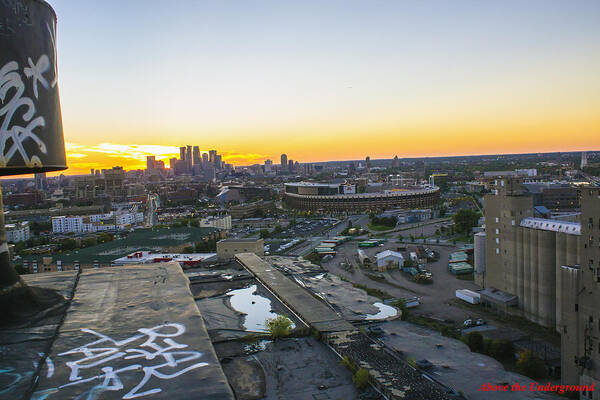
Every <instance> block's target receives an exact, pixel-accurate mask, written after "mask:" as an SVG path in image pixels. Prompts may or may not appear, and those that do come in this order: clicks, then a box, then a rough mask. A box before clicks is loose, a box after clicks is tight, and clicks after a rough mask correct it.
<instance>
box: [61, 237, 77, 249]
mask: <svg viewBox="0 0 600 400" xmlns="http://www.w3.org/2000/svg"><path fill="white" fill-rule="evenodd" d="M76 248H77V242H76V241H75V239H63V240H61V241H60V249H61V250H62V251H71V250H75V249H76Z"/></svg>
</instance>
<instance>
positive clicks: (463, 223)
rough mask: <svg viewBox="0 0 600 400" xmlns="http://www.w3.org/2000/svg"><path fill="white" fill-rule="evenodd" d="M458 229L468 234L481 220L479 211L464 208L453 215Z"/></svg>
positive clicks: (459, 231)
mask: <svg viewBox="0 0 600 400" xmlns="http://www.w3.org/2000/svg"><path fill="white" fill-rule="evenodd" d="M452 219H453V220H454V225H455V226H456V231H457V232H458V233H463V234H465V235H468V234H469V233H471V230H472V229H473V227H474V226H477V222H478V221H479V213H478V212H476V211H473V210H471V209H466V208H462V209H460V210H458V212H457V213H456V214H454V216H453V217H452Z"/></svg>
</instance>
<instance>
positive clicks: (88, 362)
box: [33, 323, 208, 400]
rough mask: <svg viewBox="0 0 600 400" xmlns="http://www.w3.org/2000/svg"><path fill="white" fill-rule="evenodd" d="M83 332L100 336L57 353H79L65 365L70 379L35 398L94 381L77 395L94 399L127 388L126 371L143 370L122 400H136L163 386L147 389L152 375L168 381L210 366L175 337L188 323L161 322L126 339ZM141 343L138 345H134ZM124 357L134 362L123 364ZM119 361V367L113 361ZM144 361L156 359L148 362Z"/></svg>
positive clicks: (197, 353)
mask: <svg viewBox="0 0 600 400" xmlns="http://www.w3.org/2000/svg"><path fill="white" fill-rule="evenodd" d="M82 331H83V332H85V333H89V334H92V335H94V336H95V337H97V340H94V341H92V342H90V343H88V344H85V345H83V346H80V347H77V348H74V349H72V350H69V351H66V352H63V353H60V354H58V356H59V357H69V356H73V355H80V356H81V358H80V359H78V360H76V361H68V362H66V363H65V364H66V365H67V366H68V367H69V368H70V370H71V373H70V375H69V382H68V383H65V384H63V385H60V386H58V387H56V388H53V389H48V390H43V391H38V392H36V393H35V395H34V396H33V398H34V399H40V400H41V399H46V398H49V396H50V395H52V394H54V393H58V392H59V391H60V390H61V389H63V388H67V387H70V386H77V385H83V384H86V383H95V385H94V386H93V387H91V388H89V389H87V390H85V391H83V392H82V393H81V394H79V395H78V396H77V398H78V399H94V398H97V397H98V395H99V394H100V393H102V392H104V391H120V390H127V389H126V388H125V386H124V384H123V382H122V380H121V378H120V377H122V376H123V374H125V373H129V374H130V373H132V372H133V371H141V372H142V373H143V376H142V377H141V379H140V381H139V382H138V383H137V385H135V386H134V387H133V388H131V389H129V390H128V392H127V393H125V394H124V395H123V396H122V399H135V398H138V397H143V396H147V395H151V394H155V393H160V392H161V391H162V389H161V388H160V387H153V388H150V389H148V388H145V386H146V384H147V383H148V382H149V381H150V378H152V377H155V378H158V379H163V380H165V379H166V380H168V379H173V378H176V377H178V376H180V375H182V374H185V373H186V372H188V371H191V370H193V369H196V368H200V367H204V366H207V365H208V363H206V362H194V361H195V360H198V359H200V358H201V357H202V353H200V352H198V351H182V350H183V349H185V348H187V347H188V345H187V344H180V343H177V342H176V341H175V340H173V338H175V337H177V336H180V335H181V334H183V333H184V332H185V326H184V325H182V324H177V323H169V324H163V325H158V326H155V327H153V328H150V329H146V328H142V329H138V332H139V333H137V334H135V335H133V336H131V337H128V338H126V339H123V340H115V339H113V338H111V337H109V336H106V335H103V334H102V333H99V332H96V331H94V330H92V329H82ZM136 342H137V343H139V342H141V343H139V344H138V346H137V347H136V346H135V344H136ZM123 360H135V361H131V363H130V364H128V365H123V363H122V361H123ZM116 361H119V362H120V364H121V365H120V367H119V368H116V369H115V368H114V367H113V366H111V365H110V364H111V363H114V362H116ZM143 361H153V363H152V365H145V364H146V363H144V362H143ZM94 369H95V370H98V369H99V370H100V371H102V372H101V373H96V374H94V375H93V376H88V377H85V376H84V375H85V372H89V370H94Z"/></svg>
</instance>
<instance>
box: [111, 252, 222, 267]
mask: <svg viewBox="0 0 600 400" xmlns="http://www.w3.org/2000/svg"><path fill="white" fill-rule="evenodd" d="M216 259H217V254H216V253H191V254H182V253H154V252H152V251H134V252H133V253H131V254H128V255H126V256H125V257H120V258H117V259H116V260H114V261H113V262H112V265H115V266H120V265H129V264H153V263H163V262H173V261H174V262H178V263H180V264H182V265H186V266H190V267H191V266H194V265H197V264H200V263H201V262H204V261H216Z"/></svg>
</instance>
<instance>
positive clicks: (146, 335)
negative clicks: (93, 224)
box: [0, 263, 234, 400]
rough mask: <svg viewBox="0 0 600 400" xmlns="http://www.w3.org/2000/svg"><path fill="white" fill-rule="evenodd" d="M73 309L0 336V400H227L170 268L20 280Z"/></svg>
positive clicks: (179, 276) (203, 335)
mask: <svg viewBox="0 0 600 400" xmlns="http://www.w3.org/2000/svg"><path fill="white" fill-rule="evenodd" d="M24 278H25V280H26V282H27V283H28V284H29V285H32V286H41V287H47V288H53V289H56V290H59V291H60V293H61V294H63V295H64V296H65V297H66V298H67V299H69V298H71V297H72V301H71V302H70V304H69V305H68V307H67V308H66V310H64V312H62V313H59V314H58V315H54V316H51V317H47V318H43V319H40V320H38V321H35V322H34V323H33V324H29V325H30V326H26V327H19V328H11V329H3V330H0V354H1V359H0V382H1V383H2V385H0V387H1V388H2V389H0V399H19V398H32V399H40V400H41V399H47V400H53V399H75V398H78V399H79V398H80V399H92V398H93V399H97V398H102V399H134V398H141V399H145V398H147V399H163V398H168V399H170V400H175V399H196V398H202V399H225V400H227V399H233V398H234V396H233V393H232V391H231V388H230V386H229V384H228V382H227V379H226V378H225V375H224V373H223V370H222V369H221V365H220V364H219V362H218V359H217V356H216V354H215V351H214V348H213V346H212V344H211V342H210V339H209V336H208V333H207V331H206V328H205V326H204V322H203V320H202V317H201V315H200V312H199V311H198V309H197V307H196V305H195V303H194V298H193V296H192V294H191V292H190V289H189V281H188V279H187V277H186V276H185V275H184V273H183V272H182V270H181V268H180V267H179V264H177V263H163V264H150V265H139V266H129V267H119V268H103V269H96V270H88V271H85V272H81V273H80V274H79V275H77V273H76V272H75V271H68V272H58V273H47V274H41V275H38V276H33V275H29V276H25V277H24Z"/></svg>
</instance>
